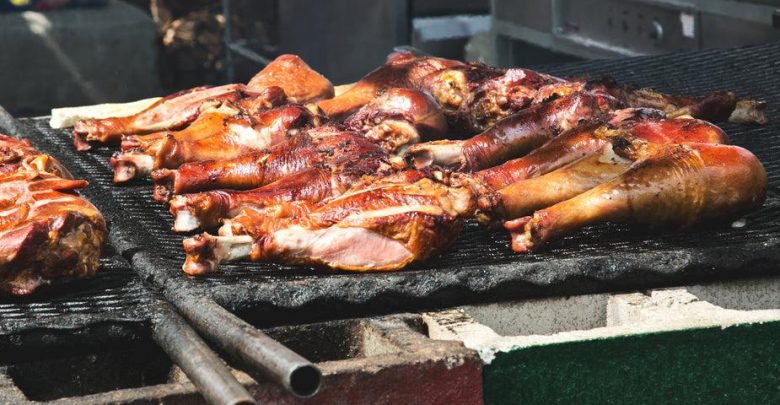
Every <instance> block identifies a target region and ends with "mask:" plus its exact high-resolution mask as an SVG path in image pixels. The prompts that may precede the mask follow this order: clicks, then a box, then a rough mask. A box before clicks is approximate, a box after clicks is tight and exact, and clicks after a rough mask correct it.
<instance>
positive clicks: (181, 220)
mask: <svg viewBox="0 0 780 405" xmlns="http://www.w3.org/2000/svg"><path fill="white" fill-rule="evenodd" d="M298 138H307V139H300V140H296V143H297V144H298V145H301V144H307V146H306V147H301V148H296V149H293V150H296V151H295V152H293V153H289V152H288V150H287V149H284V150H282V156H281V157H280V156H273V154H271V155H270V156H267V157H266V158H265V159H266V164H264V165H261V166H260V167H257V166H256V167H255V169H256V170H255V171H254V172H255V173H257V174H258V176H257V178H264V177H266V175H267V176H268V177H271V178H277V180H276V181H274V182H271V183H269V184H266V185H264V186H262V187H259V188H256V189H253V190H247V191H233V190H214V191H207V192H202V193H196V194H184V195H177V196H175V197H173V199H172V200H171V204H170V210H171V213H172V214H173V215H174V217H175V221H174V227H173V230H174V231H179V232H187V231H192V230H195V229H197V228H205V229H209V228H212V227H215V226H216V225H218V224H219V221H220V220H221V219H225V218H231V217H233V216H235V215H236V214H238V213H239V212H240V211H241V210H242V209H244V208H247V207H253V208H263V207H265V206H268V205H273V204H276V203H281V202H293V201H306V202H310V203H318V202H320V201H323V200H325V199H327V198H333V197H336V196H339V195H341V194H342V193H344V192H345V191H347V190H349V189H350V188H352V187H353V186H355V185H356V184H358V183H359V182H361V181H364V180H366V179H367V178H373V177H377V178H379V177H384V176H386V175H388V174H390V173H391V167H390V165H389V164H388V162H387V154H386V153H385V152H384V151H383V150H382V149H381V148H380V147H379V146H377V145H376V144H374V143H372V142H370V141H369V140H367V139H366V138H364V137H363V136H361V135H359V134H356V133H352V132H346V131H343V132H334V133H332V134H329V135H325V136H320V137H317V138H312V137H311V136H310V135H308V134H301V135H300V136H298ZM255 161H257V160H255ZM303 161H305V162H303ZM269 163H270V165H269ZM280 172H289V173H288V174H286V175H283V176H282V175H280ZM242 177H244V176H242Z"/></svg>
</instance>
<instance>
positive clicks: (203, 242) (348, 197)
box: [184, 172, 474, 275]
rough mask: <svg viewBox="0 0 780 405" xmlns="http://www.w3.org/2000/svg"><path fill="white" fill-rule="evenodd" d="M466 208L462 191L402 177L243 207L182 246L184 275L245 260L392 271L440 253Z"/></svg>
mask: <svg viewBox="0 0 780 405" xmlns="http://www.w3.org/2000/svg"><path fill="white" fill-rule="evenodd" d="M473 209H474V200H473V195H471V193H470V192H468V190H466V189H463V188H459V189H455V188H450V187H448V186H446V185H444V184H441V183H438V182H435V181H433V180H431V179H428V178H425V177H424V176H421V175H419V174H418V173H409V172H403V173H399V174H398V175H395V176H391V177H388V178H385V179H382V180H380V181H378V182H373V183H370V184H366V185H365V187H356V188H355V189H353V190H350V192H348V193H345V194H343V195H342V196H340V197H338V198H334V199H332V200H329V201H328V202H326V203H323V204H320V205H313V204H307V203H292V204H281V205H278V206H272V207H267V208H266V209H264V210H254V209H245V210H244V211H242V213H241V214H239V215H238V216H236V217H235V218H233V219H231V220H228V221H226V222H225V224H224V225H223V226H222V228H221V229H220V236H212V235H209V234H202V235H199V236H196V237H194V238H190V239H187V240H185V241H184V247H185V251H186V252H187V261H186V262H185V264H184V271H185V272H186V273H187V274H191V275H200V274H206V273H209V272H213V271H216V270H217V268H218V265H219V263H220V262H221V261H225V260H235V259H238V258H242V257H250V258H251V259H252V260H254V261H260V260H273V261H278V262H284V263H294V264H313V265H322V266H327V267H329V268H333V269H342V270H351V271H379V270H397V269H400V268H403V267H404V266H406V265H408V264H409V263H412V262H415V261H419V260H424V259H427V258H429V257H431V256H433V255H436V254H438V253H441V252H443V251H444V250H446V249H447V248H448V247H449V246H450V245H451V243H452V242H453V241H454V239H455V238H456V237H457V235H458V232H459V230H460V227H461V220H462V218H463V217H465V216H468V215H470V214H471V212H472V211H473Z"/></svg>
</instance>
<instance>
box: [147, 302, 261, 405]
mask: <svg viewBox="0 0 780 405" xmlns="http://www.w3.org/2000/svg"><path fill="white" fill-rule="evenodd" d="M161 307H162V309H161V310H160V313H159V314H157V315H156V316H155V317H154V318H153V321H152V322H153V325H152V330H153V333H154V339H155V341H157V344H159V345H160V347H161V348H162V349H163V350H165V352H166V353H167V354H168V356H170V358H171V360H173V362H174V363H176V365H178V366H179V367H181V369H182V371H184V374H186V375H187V377H188V378H189V379H190V381H192V383H193V384H195V387H197V388H198V391H200V393H201V394H202V395H203V397H204V398H205V399H206V400H207V401H208V402H209V403H212V404H230V405H238V404H255V403H256V402H255V400H254V399H253V398H252V395H250V394H249V392H247V390H246V388H244V387H243V386H242V385H241V383H239V382H238V380H236V377H235V376H233V374H232V373H231V372H230V369H228V367H227V366H226V365H225V363H223V362H222V360H220V358H219V357H217V355H216V354H214V352H212V351H211V349H209V347H208V346H207V345H206V343H205V342H204V341H203V340H202V339H201V338H200V336H198V334H197V333H195V331H194V330H192V328H190V326H189V325H187V323H186V322H185V321H184V319H183V318H182V317H181V316H179V315H178V314H177V313H175V312H174V311H173V309H172V308H170V307H169V306H168V305H167V304H162V305H161Z"/></svg>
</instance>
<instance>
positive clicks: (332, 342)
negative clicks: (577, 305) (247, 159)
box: [0, 314, 482, 404]
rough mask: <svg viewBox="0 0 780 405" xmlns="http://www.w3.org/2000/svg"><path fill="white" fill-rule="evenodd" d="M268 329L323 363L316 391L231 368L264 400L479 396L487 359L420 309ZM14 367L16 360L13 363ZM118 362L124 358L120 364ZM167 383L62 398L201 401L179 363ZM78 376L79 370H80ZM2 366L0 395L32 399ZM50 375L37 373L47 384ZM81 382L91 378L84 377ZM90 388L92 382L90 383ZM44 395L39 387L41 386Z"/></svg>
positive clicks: (404, 400) (405, 400)
mask: <svg viewBox="0 0 780 405" xmlns="http://www.w3.org/2000/svg"><path fill="white" fill-rule="evenodd" d="M265 332H267V333H268V334H269V335H270V336H272V337H274V338H275V339H277V340H279V341H281V342H283V343H284V344H286V345H288V346H289V347H290V348H292V349H293V350H295V351H297V352H298V353H300V354H302V355H303V356H304V357H307V358H308V359H310V360H311V361H314V362H316V363H317V364H318V366H319V367H320V369H321V370H322V373H323V383H322V388H321V389H320V392H319V393H318V394H316V395H315V396H314V397H313V398H310V399H306V400H304V399H300V398H296V397H293V396H291V395H290V394H288V393H286V392H285V391H283V390H282V389H281V388H279V387H277V386H276V385H274V384H272V383H269V382H267V381H265V380H264V379H263V378H262V377H258V378H255V379H253V378H252V377H250V375H248V374H247V373H245V372H243V371H240V370H237V369H234V370H233V372H234V374H235V375H236V377H237V378H238V380H239V381H240V382H242V383H243V384H244V385H245V386H246V387H247V389H248V390H249V392H250V393H252V394H253V395H254V396H255V397H256V398H257V400H258V403H273V404H298V403H317V404H319V403H323V404H330V403H339V404H343V403H346V404H422V403H425V404H455V403H457V404H481V403H482V362H481V361H480V359H479V357H478V356H477V355H476V353H475V352H473V351H472V350H469V349H466V348H465V347H464V346H463V344H461V343H460V342H451V341H450V342H446V341H438V340H432V339H430V338H428V337H427V336H426V335H425V334H423V333H421V332H422V321H421V320H420V317H419V316H415V315H410V314H402V315H398V316H388V317H379V318H366V319H355V320H345V321H331V322H321V323H315V324H308V325H295V326H284V327H277V328H271V329H266V330H265ZM12 367H13V366H12ZM114 367H116V368H120V367H122V364H114ZM95 371H96V370H91V371H90V372H95ZM110 373H111V371H110V370H106V374H110ZM168 376H169V377H168V380H167V381H166V382H165V383H164V384H158V385H149V386H145V387H137V388H124V389H117V390H114V391H109V392H101V393H96V394H91V395H81V396H71V397H68V398H60V399H58V403H62V404H105V403H119V404H130V403H133V404H135V403H182V404H185V403H186V404H192V403H196V404H197V403H203V399H202V397H200V395H199V394H198V393H197V391H196V390H195V389H194V387H193V386H192V384H190V383H189V382H188V381H187V378H186V376H185V375H184V374H183V373H182V372H181V371H180V370H177V369H176V367H173V368H172V369H171V370H170V371H169V372H168ZM74 379H75V380H78V376H74ZM15 383H16V382H15V381H14V380H13V379H11V378H10V377H9V374H7V373H6V369H5V368H0V400H2V399H19V400H24V399H27V398H25V396H24V393H23V392H20V390H19V389H18V387H17V385H16V384H15ZM46 383H47V381H44V380H40V381H36V384H37V385H36V387H44V388H43V389H45V384H46ZM78 383H79V384H82V385H85V383H84V382H83V381H79V382H78ZM86 388H87V389H89V387H86ZM39 395H40V394H39Z"/></svg>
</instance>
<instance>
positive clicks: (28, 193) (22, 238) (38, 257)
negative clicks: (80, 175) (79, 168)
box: [0, 135, 106, 295]
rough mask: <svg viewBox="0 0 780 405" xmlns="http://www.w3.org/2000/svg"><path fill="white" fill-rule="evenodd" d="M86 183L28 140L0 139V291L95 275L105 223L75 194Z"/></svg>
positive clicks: (22, 291) (21, 291)
mask: <svg viewBox="0 0 780 405" xmlns="http://www.w3.org/2000/svg"><path fill="white" fill-rule="evenodd" d="M60 176H63V177H60ZM86 185H87V182H86V181H84V180H73V179H72V178H71V175H70V173H69V172H68V171H67V170H66V169H65V168H64V167H62V165H61V164H60V163H59V162H57V161H56V160H55V159H54V158H52V157H51V156H48V155H45V154H41V153H40V152H38V151H37V150H36V149H35V148H33V147H32V146H31V145H30V143H29V142H27V141H26V140H25V141H21V140H18V139H15V138H11V137H9V136H5V135H0V293H10V294H12V295H26V294H30V293H32V292H33V291H34V290H35V289H36V288H38V287H39V286H40V285H42V284H46V283H49V282H51V281H54V280H57V279H61V278H72V277H85V276H90V275H92V274H94V273H95V272H96V271H97V269H98V265H99V264H98V259H99V258H100V249H101V246H102V244H103V240H104V239H105V236H106V224H105V221H104V220H103V217H102V215H100V212H98V211H97V209H96V208H95V207H94V206H93V205H92V204H90V203H89V202H87V201H86V200H84V199H83V198H81V197H78V196H76V195H74V194H72V192H73V190H75V189H78V188H82V187H85V186H86Z"/></svg>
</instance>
